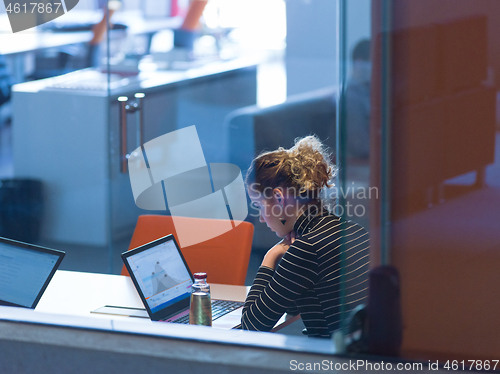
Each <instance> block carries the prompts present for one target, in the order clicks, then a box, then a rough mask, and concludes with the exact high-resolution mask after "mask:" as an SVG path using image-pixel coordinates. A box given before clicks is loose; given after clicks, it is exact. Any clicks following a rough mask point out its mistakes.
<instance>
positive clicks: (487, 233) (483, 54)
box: [371, 0, 500, 370]
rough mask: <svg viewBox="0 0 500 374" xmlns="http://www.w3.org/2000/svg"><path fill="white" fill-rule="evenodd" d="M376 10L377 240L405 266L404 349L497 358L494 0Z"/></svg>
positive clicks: (498, 17)
mask: <svg viewBox="0 0 500 374" xmlns="http://www.w3.org/2000/svg"><path fill="white" fill-rule="evenodd" d="M372 19H373V20H375V23H374V27H373V34H374V38H373V40H374V43H375V50H376V51H378V52H379V54H378V55H377V56H376V60H375V61H374V72H375V75H374V79H376V80H377V82H378V83H377V85H376V86H375V87H376V89H373V90H372V94H373V95H374V97H373V99H372V104H373V106H374V108H376V111H374V117H373V125H374V129H373V132H372V134H376V136H377V143H372V144H375V147H376V148H375V149H374V151H375V153H373V152H372V153H371V157H375V158H376V159H378V160H379V162H380V164H379V167H378V168H376V169H372V171H375V172H376V174H375V175H374V180H375V181H376V184H377V185H378V186H380V187H381V188H382V196H383V197H385V196H387V197H388V199H387V200H385V202H384V204H381V205H379V206H377V207H376V216H375V217H376V220H377V227H379V228H380V232H381V233H382V241H381V242H382V243H384V245H383V246H379V247H378V248H377V250H379V251H382V252H383V253H384V252H385V251H388V252H386V256H385V258H386V259H387V260H388V262H389V263H391V264H393V265H394V266H396V267H397V269H398V270H399V273H400V276H401V298H402V299H401V300H402V309H403V318H404V326H405V329H404V343H403V351H402V354H403V356H405V357H412V358H418V359H434V360H435V359H439V360H440V362H441V363H442V364H445V363H447V362H449V363H451V362H452V361H451V360H457V361H454V362H455V363H457V365H458V366H457V367H458V368H459V369H463V368H464V367H466V368H470V369H477V370H481V368H483V369H486V370H490V369H493V366H491V367H490V366H489V365H490V361H488V360H494V359H496V357H495V355H496V354H497V353H498V352H499V349H500V346H499V340H498V337H497V336H496V334H495V333H494V331H495V329H494V328H493V329H492V326H495V325H496V324H497V322H496V321H497V313H496V312H497V311H498V309H499V305H498V298H497V297H495V294H496V285H497V284H498V282H499V280H500V279H499V274H498V268H499V258H498V242H499V239H500V236H499V235H500V230H498V227H499V226H498V223H499V219H500V217H499V215H498V214H499V211H500V210H499V209H498V208H499V204H500V195H499V182H500V174H499V173H498V170H499V169H498V165H499V159H498V155H499V148H498V147H499V116H498V113H499V111H498V108H499V104H498V103H499V100H498V97H499V95H498V90H499V79H498V75H499V65H498V64H499V61H500V60H499V53H500V51H499V48H498V45H499V44H498V41H497V37H498V32H497V30H498V27H499V25H500V6H499V3H497V2H494V1H487V0H486V1H481V0H479V1H475V2H474V3H473V4H472V3H471V2H469V1H462V0H458V1H446V0H444V1H427V0H423V1H412V0H407V1H374V8H373V18H372ZM375 87H374V88H375ZM377 245H378V242H377ZM473 359H476V360H481V361H473ZM448 360H450V361H448ZM463 360H465V361H463ZM467 360H469V361H467ZM476 364H477V365H478V366H476ZM483 364H486V365H487V366H488V367H490V368H489V369H487V366H482V365H483ZM496 370H498V367H497V368H496Z"/></svg>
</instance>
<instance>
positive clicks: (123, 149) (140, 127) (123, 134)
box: [118, 93, 146, 173]
mask: <svg viewBox="0 0 500 374" xmlns="http://www.w3.org/2000/svg"><path fill="white" fill-rule="evenodd" d="M145 96H146V95H145V94H143V93H136V94H135V95H134V97H135V101H134V102H131V103H129V102H128V97H127V96H120V97H119V98H118V101H119V102H120V130H119V131H120V152H119V154H120V172H121V173H126V172H127V163H128V158H129V156H130V155H129V154H128V153H127V114H129V113H130V114H132V113H135V116H136V130H137V132H136V134H137V137H136V138H137V148H139V147H141V146H142V144H144V115H143V109H144V97H145Z"/></svg>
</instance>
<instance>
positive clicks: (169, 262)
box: [127, 240, 193, 313]
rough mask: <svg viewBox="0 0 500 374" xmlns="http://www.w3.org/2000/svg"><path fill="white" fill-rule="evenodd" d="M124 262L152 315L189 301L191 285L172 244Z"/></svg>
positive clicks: (168, 243) (184, 267)
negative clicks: (187, 299) (178, 303)
mask: <svg viewBox="0 0 500 374" xmlns="http://www.w3.org/2000/svg"><path fill="white" fill-rule="evenodd" d="M127 261H128V262H129V265H130V268H131V269H132V271H133V272H134V275H135V278H136V279H137V282H138V283H139V287H140V288H141V291H142V293H143V295H144V297H145V298H146V301H147V302H148V305H149V308H150V309H151V312H152V313H156V312H157V311H158V310H161V309H163V308H165V307H167V306H169V305H172V304H174V303H176V302H178V301H180V300H182V299H185V298H189V297H190V295H191V286H192V284H193V281H192V280H191V276H190V274H189V272H188V270H187V269H186V266H185V265H184V262H183V261H182V258H181V256H180V255H179V252H178V251H177V248H176V247H175V244H174V242H173V241H172V240H169V241H167V242H165V243H162V244H159V245H157V246H156V247H153V248H150V249H148V250H147V251H143V252H139V253H137V254H135V255H133V256H130V257H128V258H127Z"/></svg>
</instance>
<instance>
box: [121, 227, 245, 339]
mask: <svg viewBox="0 0 500 374" xmlns="http://www.w3.org/2000/svg"><path fill="white" fill-rule="evenodd" d="M122 259H123V262H124V263H125V266H126V268H127V270H128V272H129V274H130V277H131V278H132V281H133V282H134V285H135V287H136V289H137V292H138V293H139V296H140V297H141V300H142V302H143V304H144V306H145V307H146V310H147V312H148V314H149V317H150V318H151V320H153V321H164V322H173V323H189V302H190V297H191V286H192V285H193V283H194V278H193V275H192V274H191V271H190V270H189V267H188V265H187V263H186V260H185V259H184V256H183V255H182V252H181V251H180V249H179V246H178V245H177V242H176V240H175V238H174V236H173V235H168V236H165V237H163V238H160V239H157V240H155V241H153V242H151V243H148V244H145V245H143V246H140V247H138V248H135V249H132V250H130V251H127V252H125V253H122ZM208 281H209V284H210V274H208ZM243 304H244V303H242V302H238V301H231V300H214V299H212V326H213V327H217V328H223V329H231V328H239V327H240V326H241V325H240V324H241V311H242V309H243Z"/></svg>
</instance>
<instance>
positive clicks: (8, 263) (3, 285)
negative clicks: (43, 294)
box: [0, 243, 59, 308]
mask: <svg viewBox="0 0 500 374" xmlns="http://www.w3.org/2000/svg"><path fill="white" fill-rule="evenodd" d="M58 259H59V256H57V255H54V254H50V253H43V252H36V251H32V250H29V249H25V248H20V247H18V246H13V245H9V244H5V243H0V300H3V301H7V302H10V303H13V304H16V305H21V306H25V307H28V308H30V307H31V306H32V305H33V303H34V302H35V299H36V298H37V296H38V294H39V293H40V291H41V289H42V287H43V286H44V284H45V282H46V281H47V278H48V277H49V275H50V273H51V272H52V270H53V269H54V266H56V264H57V260H58Z"/></svg>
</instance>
